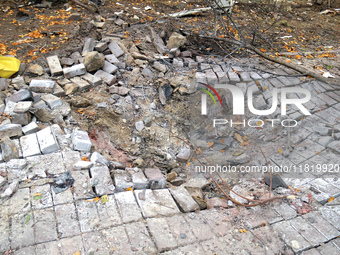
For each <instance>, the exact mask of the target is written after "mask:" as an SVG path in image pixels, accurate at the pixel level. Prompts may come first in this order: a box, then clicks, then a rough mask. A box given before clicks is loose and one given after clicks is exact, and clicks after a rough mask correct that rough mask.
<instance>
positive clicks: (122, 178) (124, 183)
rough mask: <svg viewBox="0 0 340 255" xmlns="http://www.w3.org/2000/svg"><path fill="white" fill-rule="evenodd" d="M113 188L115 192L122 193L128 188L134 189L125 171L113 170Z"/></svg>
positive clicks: (130, 178) (129, 176)
mask: <svg viewBox="0 0 340 255" xmlns="http://www.w3.org/2000/svg"><path fill="white" fill-rule="evenodd" d="M113 176H114V181H115V187H116V191H117V192H122V191H125V190H127V189H128V188H132V189H133V188H134V186H133V182H132V177H131V175H130V174H129V173H128V172H127V171H125V170H113Z"/></svg>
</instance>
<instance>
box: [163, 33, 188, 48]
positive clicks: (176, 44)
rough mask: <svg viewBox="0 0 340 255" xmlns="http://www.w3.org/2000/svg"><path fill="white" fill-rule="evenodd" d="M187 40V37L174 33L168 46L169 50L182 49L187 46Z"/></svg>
mask: <svg viewBox="0 0 340 255" xmlns="http://www.w3.org/2000/svg"><path fill="white" fill-rule="evenodd" d="M186 42H187V39H186V37H185V36H183V35H180V34H178V33H176V32H173V33H172V34H171V36H170V38H169V41H168V44H167V45H166V46H167V47H168V49H172V48H180V47H183V46H184V45H185V43H186Z"/></svg>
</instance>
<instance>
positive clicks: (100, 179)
mask: <svg viewBox="0 0 340 255" xmlns="http://www.w3.org/2000/svg"><path fill="white" fill-rule="evenodd" d="M90 173H91V176H92V180H94V181H95V183H96V184H95V186H94V189H95V191H96V194H97V196H103V195H106V194H111V193H113V192H114V191H115V186H114V185H113V183H112V179H111V176H110V171H109V168H108V167H107V166H94V167H91V169H90Z"/></svg>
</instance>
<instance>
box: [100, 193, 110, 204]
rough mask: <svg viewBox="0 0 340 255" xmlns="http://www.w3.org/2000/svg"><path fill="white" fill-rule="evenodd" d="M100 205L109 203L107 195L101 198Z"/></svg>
mask: <svg viewBox="0 0 340 255" xmlns="http://www.w3.org/2000/svg"><path fill="white" fill-rule="evenodd" d="M101 200H102V204H105V203H106V202H109V197H108V196H107V195H104V196H102V197H101Z"/></svg>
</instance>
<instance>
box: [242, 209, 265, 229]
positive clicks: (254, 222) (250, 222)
mask: <svg viewBox="0 0 340 255" xmlns="http://www.w3.org/2000/svg"><path fill="white" fill-rule="evenodd" d="M239 218H240V219H243V221H244V222H245V224H246V226H247V227H248V228H252V229H253V228H256V227H259V226H262V225H267V222H266V220H265V219H264V218H263V217H262V215H261V214H258V213H256V212H255V211H254V210H252V208H250V209H249V210H248V209H244V208H241V209H240V216H239Z"/></svg>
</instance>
